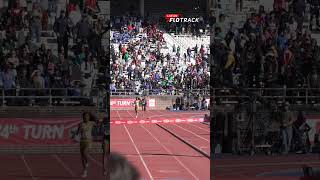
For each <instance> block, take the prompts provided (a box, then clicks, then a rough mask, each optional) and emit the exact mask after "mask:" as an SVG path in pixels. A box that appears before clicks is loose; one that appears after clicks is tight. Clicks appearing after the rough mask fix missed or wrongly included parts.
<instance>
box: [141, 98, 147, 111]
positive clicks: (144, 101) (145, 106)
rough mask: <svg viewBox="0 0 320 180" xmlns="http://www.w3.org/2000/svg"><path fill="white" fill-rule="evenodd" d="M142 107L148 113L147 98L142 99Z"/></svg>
mask: <svg viewBox="0 0 320 180" xmlns="http://www.w3.org/2000/svg"><path fill="white" fill-rule="evenodd" d="M141 105H142V111H147V100H146V97H144V98H142V101H141Z"/></svg>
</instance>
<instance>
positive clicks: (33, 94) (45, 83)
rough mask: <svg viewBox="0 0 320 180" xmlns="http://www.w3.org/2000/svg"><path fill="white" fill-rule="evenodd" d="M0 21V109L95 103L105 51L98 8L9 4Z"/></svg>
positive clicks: (50, 3) (105, 25)
mask: <svg viewBox="0 0 320 180" xmlns="http://www.w3.org/2000/svg"><path fill="white" fill-rule="evenodd" d="M19 2H25V3H22V4H21V3H19ZM95 3H97V2H95ZM63 14H64V16H63ZM60 15H62V16H60ZM0 17H1V18H0V22H1V27H0V28H1V29H0V30H1V35H2V36H1V37H0V59H1V64H0V87H1V92H0V95H1V99H2V102H1V104H2V105H35V104H38V105H39V104H41V105H49V104H50V105H58V104H60V105H63V104H87V105H88V104H92V103H93V99H92V98H90V95H92V96H97V92H98V89H99V88H100V87H101V85H104V86H105V85H106V82H105V79H106V78H105V77H106V68H105V67H104V66H106V63H105V62H106V61H105V59H106V58H107V53H108V52H106V49H108V48H107V47H108V46H109V45H108V44H106V40H104V39H106V38H107V37H106V32H107V30H108V18H107V16H106V14H102V13H101V12H100V11H99V6H98V4H88V3H87V4H82V3H79V4H77V3H76V1H70V2H69V4H59V3H55V1H52V0H49V1H48V4H46V3H43V2H41V3H40V4H38V3H37V1H12V4H11V3H10V4H9V7H3V8H2V9H1V16H0ZM80 43H81V45H79V44H80ZM59 96H60V97H59ZM39 99H42V100H41V101H39ZM86 101H87V102H86ZM83 102H86V103H83Z"/></svg>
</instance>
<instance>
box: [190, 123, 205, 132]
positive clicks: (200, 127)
mask: <svg viewBox="0 0 320 180" xmlns="http://www.w3.org/2000/svg"><path fill="white" fill-rule="evenodd" d="M187 124H188V125H190V126H194V127H196V128H198V129H201V130H203V131H206V132H210V131H209V130H207V129H204V128H201V127H199V126H196V125H194V124H191V123H187Z"/></svg>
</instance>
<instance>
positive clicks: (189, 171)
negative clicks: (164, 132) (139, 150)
mask: <svg viewBox="0 0 320 180" xmlns="http://www.w3.org/2000/svg"><path fill="white" fill-rule="evenodd" d="M140 126H141V127H142V128H143V129H144V130H145V131H147V132H148V133H149V134H150V135H151V136H152V137H153V139H155V140H156V141H157V142H158V143H159V144H160V145H161V146H162V148H163V149H165V150H166V151H167V152H168V153H169V154H171V155H173V153H172V151H170V150H169V149H168V148H167V147H165V146H164V145H163V144H162V143H161V142H160V141H159V139H158V138H156V137H155V136H154V135H153V134H152V133H151V132H150V131H149V130H148V129H147V128H145V127H144V126H143V125H140ZM172 157H173V158H174V159H175V160H176V161H178V163H179V164H180V165H181V166H182V167H183V168H184V169H185V170H187V171H188V173H189V174H190V175H191V176H193V178H195V179H197V180H199V178H198V177H197V176H196V175H195V174H193V173H192V172H191V170H190V169H189V168H187V167H186V166H185V165H184V164H183V163H182V162H181V161H180V160H179V159H178V158H177V157H176V156H172Z"/></svg>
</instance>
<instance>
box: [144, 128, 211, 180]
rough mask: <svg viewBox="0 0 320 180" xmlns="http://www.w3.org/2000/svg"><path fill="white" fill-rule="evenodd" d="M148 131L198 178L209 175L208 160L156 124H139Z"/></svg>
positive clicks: (205, 177)
mask: <svg viewBox="0 0 320 180" xmlns="http://www.w3.org/2000/svg"><path fill="white" fill-rule="evenodd" d="M141 126H143V127H144V128H146V129H147V130H148V131H150V132H151V133H152V134H153V136H155V137H156V138H157V139H158V140H159V141H160V142H162V144H163V145H164V146H165V147H166V148H168V149H169V150H170V151H171V153H172V154H174V155H176V157H177V158H178V159H179V161H181V163H183V164H184V166H186V167H187V168H188V169H189V170H190V171H191V172H192V173H193V174H194V175H195V176H196V177H197V178H199V179H200V180H202V179H204V180H206V179H208V177H209V176H210V160H209V159H208V158H206V157H204V156H203V155H201V154H200V153H198V152H197V151H195V150H193V149H192V148H190V147H189V146H187V145H186V144H184V143H182V142H181V141H179V140H178V139H176V138H173V137H172V135H170V134H169V133H167V132H166V131H164V130H162V129H161V128H159V127H158V126H156V125H153V124H148V125H141Z"/></svg>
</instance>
